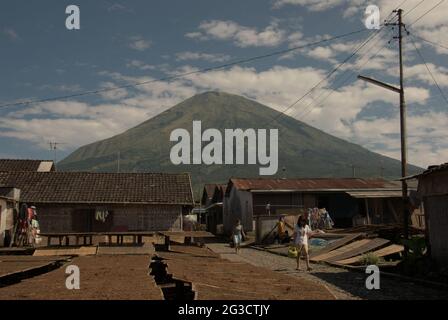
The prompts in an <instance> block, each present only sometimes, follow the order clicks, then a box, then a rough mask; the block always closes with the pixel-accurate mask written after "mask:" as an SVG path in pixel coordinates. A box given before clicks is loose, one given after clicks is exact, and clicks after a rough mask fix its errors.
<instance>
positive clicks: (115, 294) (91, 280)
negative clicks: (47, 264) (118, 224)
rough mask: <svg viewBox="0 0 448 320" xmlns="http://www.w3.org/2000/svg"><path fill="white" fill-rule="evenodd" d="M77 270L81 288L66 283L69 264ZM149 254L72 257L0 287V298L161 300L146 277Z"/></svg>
mask: <svg viewBox="0 0 448 320" xmlns="http://www.w3.org/2000/svg"><path fill="white" fill-rule="evenodd" d="M71 264H73V265H76V266H78V267H79V269H80V284H81V288H80V290H69V289H67V288H66V286H65V282H66V278H67V276H68V275H67V274H66V273H65V270H66V267H67V266H68V265H71ZM149 264H150V256H147V255H140V256H130V255H108V256H85V257H77V258H74V259H73V260H72V261H70V262H69V263H66V264H64V265H63V266H62V267H60V268H59V269H57V270H54V271H51V272H48V273H46V274H43V275H40V276H36V277H33V278H30V279H26V280H23V281H21V282H20V283H17V284H14V285H10V286H7V287H3V288H0V299H2V300H17V299H27V300H29V299H32V300H35V299H38V300H41V299H45V300H47V299H48V300H67V299H76V300H103V299H104V300H109V299H114V300H122V299H125V300H145V299H151V300H161V299H163V295H162V292H161V290H160V289H159V288H158V287H157V286H156V284H155V282H154V280H153V278H152V277H150V276H149V269H148V268H149Z"/></svg>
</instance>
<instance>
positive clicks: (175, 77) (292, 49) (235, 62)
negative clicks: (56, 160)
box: [0, 28, 368, 108]
mask: <svg viewBox="0 0 448 320" xmlns="http://www.w3.org/2000/svg"><path fill="white" fill-rule="evenodd" d="M366 30H368V29H366V28H363V29H359V30H356V31H352V32H348V33H345V34H341V35H338V36H334V37H331V38H327V39H323V40H319V41H315V42H310V43H307V44H304V45H300V46H295V47H292V48H288V49H284V50H279V51H274V52H271V53H268V54H264V55H259V56H254V57H250V58H245V59H240V60H236V61H233V62H228V63H225V64H221V65H217V66H212V67H208V68H203V69H199V70H195V71H189V72H184V73H178V74H175V75H172V76H167V77H162V78H157V79H152V80H147V81H141V82H135V83H132V84H126V85H121V86H115V87H110V88H102V89H97V90H91V91H84V92H78V93H74V94H71V95H63V96H57V97H51V98H44V99H36V100H29V101H22V102H14V103H7V104H3V105H0V108H6V107H15V106H26V105H31V104H35V103H42V102H49V101H56V100H67V99H71V98H76V97H81V96H86V95H93V94H99V93H103V92H109V91H114V90H119V89H127V88H133V87H137V86H142V85H147V84H150V83H154V82H162V81H172V80H175V79H179V78H184V77H186V76H190V75H194V74H200V73H206V72H210V71H213V70H220V69H225V68H228V67H231V66H235V65H239V64H245V63H249V62H253V61H257V60H261V59H265V58H270V57H273V56H278V55H284V54H287V53H289V52H293V51H296V50H299V49H304V48H307V47H312V46H316V45H319V44H322V43H326V42H330V41H334V40H337V39H341V38H346V37H349V36H352V35H354V34H358V33H361V32H365V31H366Z"/></svg>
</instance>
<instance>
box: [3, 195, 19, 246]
mask: <svg viewBox="0 0 448 320" xmlns="http://www.w3.org/2000/svg"><path fill="white" fill-rule="evenodd" d="M19 197H20V190H18V189H15V188H10V187H0V247H3V246H8V245H9V244H10V241H11V237H12V233H13V229H14V213H16V212H17V210H18V203H19Z"/></svg>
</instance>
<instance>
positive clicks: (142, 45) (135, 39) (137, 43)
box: [129, 36, 151, 51]
mask: <svg viewBox="0 0 448 320" xmlns="http://www.w3.org/2000/svg"><path fill="white" fill-rule="evenodd" d="M129 47H130V48H132V49H134V50H137V51H145V50H147V49H149V47H151V41H149V40H145V39H143V38H142V37H141V36H132V37H131V38H130V42H129Z"/></svg>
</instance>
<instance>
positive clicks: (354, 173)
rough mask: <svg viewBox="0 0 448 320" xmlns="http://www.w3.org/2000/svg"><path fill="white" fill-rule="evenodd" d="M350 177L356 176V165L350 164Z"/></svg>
mask: <svg viewBox="0 0 448 320" xmlns="http://www.w3.org/2000/svg"><path fill="white" fill-rule="evenodd" d="M352 178H356V166H355V165H354V164H352Z"/></svg>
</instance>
